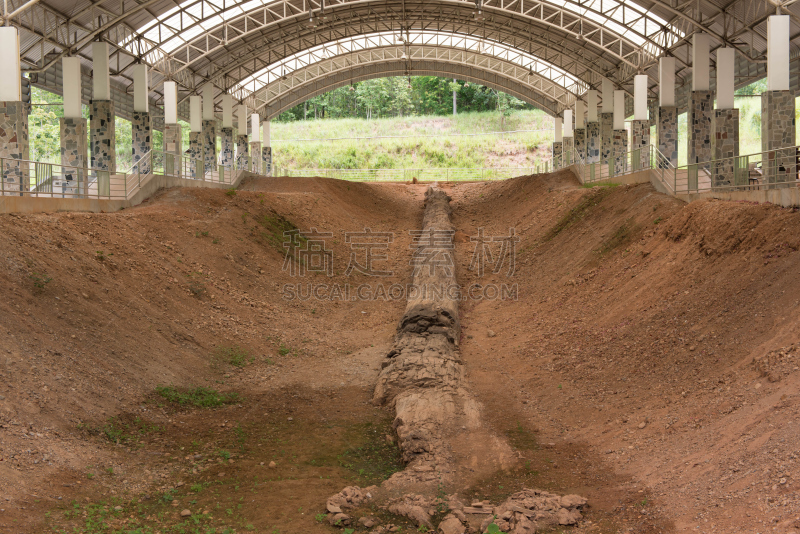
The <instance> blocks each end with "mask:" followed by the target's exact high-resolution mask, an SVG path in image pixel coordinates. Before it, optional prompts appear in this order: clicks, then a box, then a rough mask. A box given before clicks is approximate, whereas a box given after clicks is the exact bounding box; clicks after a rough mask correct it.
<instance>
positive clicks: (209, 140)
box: [203, 120, 217, 171]
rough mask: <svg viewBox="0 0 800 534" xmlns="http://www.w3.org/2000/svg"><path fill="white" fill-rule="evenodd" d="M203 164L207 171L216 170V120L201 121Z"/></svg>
mask: <svg viewBox="0 0 800 534" xmlns="http://www.w3.org/2000/svg"><path fill="white" fill-rule="evenodd" d="M203 164H204V165H205V168H206V170H207V171H215V170H217V121H215V120H204V121H203Z"/></svg>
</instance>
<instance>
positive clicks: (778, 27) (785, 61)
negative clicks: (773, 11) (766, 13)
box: [767, 15, 789, 91]
mask: <svg viewBox="0 0 800 534" xmlns="http://www.w3.org/2000/svg"><path fill="white" fill-rule="evenodd" d="M788 90H789V15H772V16H771V17H769V18H768V19H767V91H788Z"/></svg>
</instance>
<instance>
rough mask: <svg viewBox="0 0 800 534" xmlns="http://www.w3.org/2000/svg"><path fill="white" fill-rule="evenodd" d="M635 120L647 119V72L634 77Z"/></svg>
mask: <svg viewBox="0 0 800 534" xmlns="http://www.w3.org/2000/svg"><path fill="white" fill-rule="evenodd" d="M633 120H635V121H646V120H647V74H638V75H636V76H634V77H633Z"/></svg>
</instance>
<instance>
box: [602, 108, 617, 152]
mask: <svg viewBox="0 0 800 534" xmlns="http://www.w3.org/2000/svg"><path fill="white" fill-rule="evenodd" d="M600 139H601V141H600V143H601V145H600V160H601V161H604V162H605V161H608V160H610V159H611V158H612V157H613V156H614V114H613V113H601V114H600Z"/></svg>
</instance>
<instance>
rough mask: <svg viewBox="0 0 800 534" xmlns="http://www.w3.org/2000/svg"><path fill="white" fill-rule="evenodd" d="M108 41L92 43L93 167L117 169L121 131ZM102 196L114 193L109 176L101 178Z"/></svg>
mask: <svg viewBox="0 0 800 534" xmlns="http://www.w3.org/2000/svg"><path fill="white" fill-rule="evenodd" d="M108 56H109V54H108V43H103V42H94V43H92V102H91V106H90V110H89V130H90V134H89V135H90V141H89V151H90V153H91V158H92V159H91V161H92V167H93V168H95V169H100V170H103V171H108V174H109V175H111V174H114V173H116V172H117V149H116V142H117V132H116V129H115V128H116V127H115V123H114V119H115V117H114V102H113V100H111V86H110V77H109V71H108ZM97 178H98V180H97V192H98V195H105V194H110V192H111V190H110V184H109V181H108V178H109V176H108V175H107V176H98V177H97Z"/></svg>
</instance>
